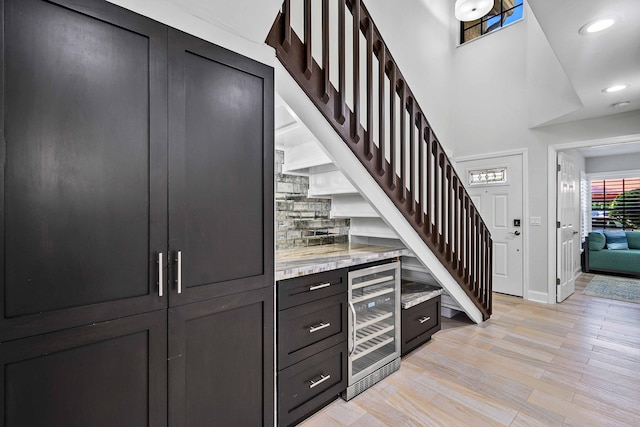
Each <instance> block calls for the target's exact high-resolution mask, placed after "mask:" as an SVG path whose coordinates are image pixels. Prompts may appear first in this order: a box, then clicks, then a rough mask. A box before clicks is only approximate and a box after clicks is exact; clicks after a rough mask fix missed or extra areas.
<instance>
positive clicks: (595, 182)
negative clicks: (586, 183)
mask: <svg viewBox="0 0 640 427" xmlns="http://www.w3.org/2000/svg"><path fill="white" fill-rule="evenodd" d="M591 228H592V230H593V231H598V230H604V229H606V228H620V229H624V230H627V231H632V230H640V177H637V178H620V179H592V180H591Z"/></svg>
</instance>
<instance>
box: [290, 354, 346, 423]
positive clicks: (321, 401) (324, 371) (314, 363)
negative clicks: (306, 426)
mask: <svg viewBox="0 0 640 427" xmlns="http://www.w3.org/2000/svg"><path fill="white" fill-rule="evenodd" d="M346 388H347V345H346V343H341V344H339V345H337V346H334V347H331V348H329V349H327V350H325V351H322V352H320V353H318V354H316V355H315V356H312V357H309V358H308V359H305V360H303V361H302V362H300V363H296V364H295V365H293V366H290V367H288V368H287V369H284V370H282V371H280V372H278V425H282V426H284V425H292V424H294V423H295V422H297V421H299V420H301V419H302V418H304V417H306V416H308V415H309V414H311V413H313V412H315V411H317V410H318V409H320V408H321V407H322V406H324V405H325V404H326V403H328V402H330V401H331V400H333V399H335V398H336V397H337V396H338V394H339V393H340V392H341V391H343V390H345V389H346Z"/></svg>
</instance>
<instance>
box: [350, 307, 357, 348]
mask: <svg viewBox="0 0 640 427" xmlns="http://www.w3.org/2000/svg"><path fill="white" fill-rule="evenodd" d="M349 307H350V308H351V312H352V313H353V318H352V319H351V332H352V339H353V340H352V343H351V351H349V356H351V355H353V352H354V351H356V308H355V307H354V306H353V303H352V302H351V301H349Z"/></svg>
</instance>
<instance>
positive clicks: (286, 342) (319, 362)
mask: <svg viewBox="0 0 640 427" xmlns="http://www.w3.org/2000/svg"><path fill="white" fill-rule="evenodd" d="M347 274H348V270H347V269H340V270H333V271H328V272H323V273H317V274H312V275H308V276H301V277H296V278H292V279H286V280H281V281H279V282H278V284H277V294H278V297H277V299H278V326H277V330H278V333H277V335H278V337H277V354H278V363H277V365H278V425H281V426H288V425H293V424H295V423H297V422H299V421H301V420H302V419H304V418H305V417H307V416H309V415H310V414H312V413H313V412H315V411H317V410H318V409H320V408H322V407H323V406H324V405H326V404H327V403H329V402H331V401H332V400H334V399H336V398H337V397H338V395H339V394H340V392H342V391H343V390H344V389H346V388H347V381H348V377H347V373H348V372H347V371H348V366H347V357H348V355H347V353H348V349H347V334H348V323H347V318H348V314H347V313H348V302H347Z"/></svg>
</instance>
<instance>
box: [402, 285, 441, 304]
mask: <svg viewBox="0 0 640 427" xmlns="http://www.w3.org/2000/svg"><path fill="white" fill-rule="evenodd" d="M401 293H402V302H401V304H400V305H401V306H402V308H403V309H407V308H411V307H415V306H416V305H418V304H420V303H422V302H425V301H428V300H430V299H432V298H435V297H437V296H438V295H442V288H441V287H439V286H437V285H430V284H427V283H416V282H408V283H403V284H402V287H401Z"/></svg>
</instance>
